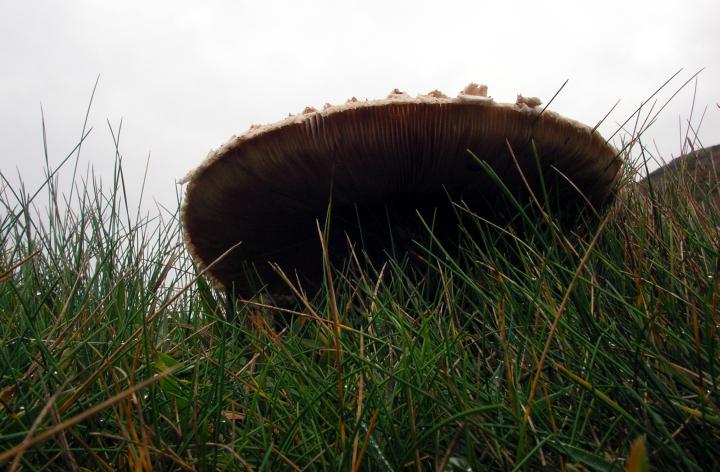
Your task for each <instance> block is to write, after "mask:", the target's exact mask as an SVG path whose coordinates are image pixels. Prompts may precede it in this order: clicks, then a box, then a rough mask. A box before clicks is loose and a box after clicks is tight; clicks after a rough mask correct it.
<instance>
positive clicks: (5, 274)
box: [0, 249, 40, 282]
mask: <svg viewBox="0 0 720 472" xmlns="http://www.w3.org/2000/svg"><path fill="white" fill-rule="evenodd" d="M38 254H40V250H39V249H38V250H37V251H35V252H33V253H32V254H30V255H29V256H27V257H25V258H24V259H21V260H19V261H17V262H16V263H15V264H13V265H12V266H10V268H9V269H7V270H6V271H4V272H3V273H2V274H0V282H5V280H6V279H9V278H10V277H11V276H12V274H13V272H15V269H17V268H18V267H21V266H23V265H24V264H26V263H27V262H28V261H29V260H30V259H32V258H33V257H35V256H37V255H38Z"/></svg>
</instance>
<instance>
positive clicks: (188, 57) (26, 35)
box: [0, 0, 720, 205]
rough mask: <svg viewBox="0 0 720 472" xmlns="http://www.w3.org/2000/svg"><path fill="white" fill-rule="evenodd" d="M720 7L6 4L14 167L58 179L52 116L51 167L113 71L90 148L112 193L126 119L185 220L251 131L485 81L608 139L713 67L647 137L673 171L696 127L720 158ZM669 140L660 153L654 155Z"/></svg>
mask: <svg viewBox="0 0 720 472" xmlns="http://www.w3.org/2000/svg"><path fill="white" fill-rule="evenodd" d="M719 21H720V2H719V1H717V0H707V1H692V0H684V1H653V2H633V1H630V0H625V1H615V0H612V1H600V2H580V1H559V2H539V1H528V2H525V1H522V2H521V1H510V0H507V1H503V2H481V1H472V2H471V1H465V2H460V1H455V2H454V1H447V0H446V1H434V2H429V1H422V0H414V1H407V2H405V1H396V2H393V1H389V0H385V1H374V0H363V1H358V2H355V1H343V0H334V1H312V2H311V1H306V2H301V1H298V0H295V1H271V0H262V1H260V0H258V1H253V2H249V1H234V2H230V1H226V2H223V1H203V2H184V1H178V0H173V1H142V2H134V1H127V0H126V1H99V0H92V1H35V0H27V1H22V0H17V1H12V0H0V170H2V172H3V173H4V174H6V175H8V174H15V173H16V170H15V169H16V168H17V169H19V172H20V174H21V175H22V178H23V180H24V181H25V182H26V185H27V186H28V187H30V188H31V187H33V186H34V185H36V184H37V183H39V182H40V181H41V170H42V166H43V147H42V128H41V114H40V106H41V104H42V107H43V109H44V113H45V122H46V126H47V134H48V145H49V154H50V161H51V163H52V164H57V163H59V162H60V161H61V160H62V158H63V157H65V155H66V154H67V153H68V152H69V151H70V150H72V148H73V146H74V145H75V144H76V142H77V140H78V138H79V136H80V132H81V129H82V123H83V119H84V115H85V108H86V106H87V103H88V101H89V99H90V94H91V91H92V86H93V84H94V82H95V79H96V77H97V76H98V74H99V75H100V82H99V86H98V89H97V93H96V95H95V100H94V104H93V107H92V110H91V114H90V126H92V127H93V131H92V133H91V135H90V137H89V138H88V141H87V142H86V144H85V145H84V148H83V157H82V164H83V165H86V164H87V163H88V162H90V163H91V164H92V165H93V166H94V167H95V169H96V170H97V172H98V173H99V174H101V175H103V176H104V177H103V178H104V179H108V178H109V175H110V169H111V165H112V162H113V157H114V148H113V145H112V139H111V137H110V131H109V128H108V124H107V121H108V120H109V122H110V124H111V125H112V126H113V127H117V126H118V124H119V122H120V120H121V119H122V120H123V130H122V136H121V143H120V151H121V154H122V156H123V159H124V168H125V172H126V177H128V182H129V191H130V192H131V194H139V187H140V180H141V179H142V175H143V171H144V169H145V161H146V158H147V156H148V154H149V155H150V165H149V171H148V177H149V184H148V188H147V190H146V193H148V194H149V195H150V196H152V197H154V198H156V199H158V200H159V201H161V202H163V203H165V204H169V205H174V195H175V180H176V179H177V178H180V177H182V176H184V175H185V173H186V172H187V171H188V170H190V169H191V168H193V167H195V166H196V165H198V164H199V163H200V162H201V160H202V159H203V158H204V157H205V155H206V154H207V152H208V150H210V149H211V148H214V147H217V146H219V145H221V144H222V143H224V142H225V141H226V140H227V139H228V138H229V137H230V135H232V134H239V133H241V132H243V131H245V130H246V129H247V128H248V127H249V126H250V125H251V124H253V123H258V124H264V123H270V122H274V121H277V120H279V119H281V118H283V117H285V116H287V114H288V113H290V112H292V113H296V112H299V111H301V110H302V109H303V108H304V107H305V106H316V107H320V106H322V105H323V104H324V103H325V102H331V103H342V102H344V101H345V100H346V99H347V98H349V97H351V96H356V97H358V98H361V99H362V98H381V97H384V96H385V95H386V94H387V93H388V92H389V91H390V90H392V89H393V88H395V87H398V88H400V89H401V90H404V91H406V92H408V93H410V94H412V95H415V94H417V93H425V92H428V91H430V90H432V89H435V88H437V89H440V90H441V91H443V92H445V93H446V94H448V95H455V94H456V93H457V92H458V91H459V90H460V89H462V88H463V87H464V86H465V85H466V84H467V83H468V82H471V81H474V82H481V83H486V84H487V85H488V86H489V94H490V95H491V96H493V97H494V98H495V99H496V100H497V101H514V100H515V96H516V94H518V93H522V94H524V95H526V96H527V95H529V96H538V97H540V98H541V99H543V101H545V102H547V101H548V100H549V99H550V98H551V97H552V96H553V94H554V93H555V92H556V91H557V90H558V89H559V88H560V86H561V85H562V84H563V83H564V82H565V80H566V79H569V82H568V84H567V85H566V87H565V88H564V89H563V90H562V92H561V93H560V95H559V96H558V98H556V99H555V101H554V102H553V103H552V104H551V106H550V108H551V109H553V110H555V111H558V112H560V113H562V114H564V115H566V116H569V117H572V118H575V119H578V120H580V121H584V122H586V123H588V124H591V125H594V124H595V123H596V122H597V121H598V120H600V119H601V118H602V117H603V116H604V115H605V114H606V113H607V112H608V111H609V110H610V109H611V108H612V106H613V105H614V104H615V102H617V101H618V100H620V105H618V107H617V108H616V109H615V111H614V112H613V113H612V114H611V115H610V117H609V119H608V120H607V121H606V122H605V124H604V125H603V126H602V127H601V128H600V130H601V132H602V133H603V134H604V135H606V136H608V135H610V134H612V133H613V132H614V131H615V130H616V129H617V127H618V124H619V123H621V122H623V121H625V119H626V118H627V117H628V116H629V115H630V114H631V113H632V112H633V110H634V109H635V108H636V107H637V106H638V105H639V104H640V103H641V101H642V100H643V99H645V98H647V97H648V96H649V95H650V94H652V92H654V91H655V89H657V87H658V86H660V85H661V84H662V83H663V82H664V81H665V80H666V79H668V78H669V77H670V76H671V75H672V74H673V73H675V72H676V71H677V70H679V69H681V68H682V69H683V72H682V73H681V74H680V75H679V76H678V77H677V78H676V79H675V80H674V81H673V82H672V83H671V84H670V85H669V86H668V87H667V88H666V89H665V90H664V91H663V92H662V93H661V94H660V96H659V97H658V99H659V102H658V105H657V107H659V106H660V105H662V104H663V103H664V102H665V100H666V99H667V98H669V96H670V95H672V94H673V93H674V92H675V91H676V90H677V88H678V87H679V86H680V85H681V84H682V82H684V81H685V80H687V79H689V78H690V77H691V76H692V75H693V74H694V73H695V72H697V71H698V70H700V69H701V68H705V70H704V71H703V72H702V73H701V74H700V75H699V78H698V81H697V90H696V96H695V107H694V111H692V115H691V110H692V107H693V93H694V91H695V85H696V84H695V82H692V83H691V84H690V85H689V86H688V87H687V88H686V89H684V90H683V91H682V92H680V93H679V94H678V95H677V96H676V97H675V99H674V100H673V101H672V102H671V104H670V105H669V106H668V107H667V108H666V109H665V110H664V111H663V113H662V114H661V115H660V116H659V118H658V121H657V122H656V123H655V124H654V125H653V127H652V128H651V129H650V130H649V131H648V132H647V134H646V135H645V136H646V138H645V139H646V144H648V145H651V146H652V149H653V150H655V148H656V146H657V149H658V150H659V151H660V153H661V154H662V156H663V157H664V158H665V159H669V158H671V157H672V156H676V155H677V154H678V153H679V152H680V146H681V137H680V136H681V131H680V129H681V128H680V127H681V126H682V133H684V132H685V129H686V127H687V122H688V120H691V121H692V123H693V126H697V125H698V124H700V117H701V116H702V114H703V112H704V111H705V110H706V113H705V116H704V118H703V122H702V125H701V126H700V130H699V138H700V140H701V141H702V143H703V144H704V145H711V144H717V143H720V105H718V103H720V26H719V23H718V22H719ZM653 142H654V144H653Z"/></svg>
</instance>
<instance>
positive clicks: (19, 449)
mask: <svg viewBox="0 0 720 472" xmlns="http://www.w3.org/2000/svg"><path fill="white" fill-rule="evenodd" d="M182 366H183V364H178V365H175V366H173V367H171V368H169V369H166V370H164V371H163V372H160V373H159V374H156V375H153V376H152V377H150V378H149V379H147V380H144V381H142V382H140V383H139V384H135V385H133V386H132V387H130V388H128V389H126V390H124V391H122V392H120V393H118V394H116V395H113V396H112V397H110V398H108V399H107V400H105V401H103V402H101V403H99V404H97V405H95V406H93V407H91V408H88V409H87V410H85V411H83V412H82V413H79V414H77V415H75V416H73V417H72V418H69V419H67V420H65V421H63V422H62V423H60V424H58V425H56V426H54V427H52V428H50V429H48V430H47V431H44V432H42V433H41V434H39V435H37V436H35V437H32V438H29V437H28V438H26V439H25V440H24V441H23V442H22V443H20V444H18V445H17V446H15V447H13V448H10V449H8V450H7V451H5V452H3V453H0V464H2V463H3V462H5V461H7V460H8V459H11V458H13V457H15V456H17V455H18V454H22V453H24V452H25V451H26V450H28V449H29V448H31V447H33V446H35V445H37V444H40V443H42V442H44V441H46V440H48V439H50V438H51V437H53V436H55V435H56V434H58V433H60V432H62V431H64V430H66V429H68V428H70V427H71V426H75V425H76V424H78V423H82V422H83V421H85V420H86V419H88V418H90V417H91V416H94V415H96V414H98V413H100V412H101V411H103V410H104V409H105V408H108V407H111V406H113V405H114V404H116V403H117V402H119V401H121V400H123V399H125V398H127V397H128V396H130V395H132V394H134V393H135V392H137V391H139V390H142V389H144V388H145V387H148V386H150V385H152V384H154V383H155V382H158V381H159V380H160V379H162V378H164V377H167V376H168V375H170V374H172V373H173V372H175V371H176V370H178V369H179V368H180V367H182ZM46 406H47V405H46ZM48 409H49V407H48Z"/></svg>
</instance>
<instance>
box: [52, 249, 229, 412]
mask: <svg viewBox="0 0 720 472" xmlns="http://www.w3.org/2000/svg"><path fill="white" fill-rule="evenodd" d="M240 244H242V242H240V243H237V244H235V245H234V246H232V247H231V248H230V249H228V250H227V251H225V252H224V253H222V254H221V255H220V257H218V258H217V259H215V260H214V261H213V262H212V263H211V264H209V265H208V266H207V267H205V268H204V269H203V270H202V271H200V273H199V274H198V275H197V276H195V277H193V279H192V280H191V281H190V282H189V283H188V284H187V285H185V286H184V287H183V288H182V289H180V290H178V292H177V293H176V294H175V295H173V296H172V297H170V299H169V300H168V301H166V302H165V303H163V305H162V306H161V307H160V308H159V309H158V310H157V311H155V312H154V313H153V314H152V315H150V316H148V317H147V319H146V320H145V324H146V325H147V324H149V323H151V322H152V321H154V320H155V318H157V317H158V316H160V314H161V313H163V312H164V311H165V310H166V309H167V308H168V307H169V306H170V305H172V304H173V303H174V302H175V300H177V299H178V298H180V297H181V296H182V294H183V293H185V292H186V291H187V290H188V289H189V288H190V287H192V286H193V285H195V282H196V281H197V280H198V279H199V278H200V277H202V276H203V275H204V274H205V272H207V271H208V270H210V269H211V268H212V267H213V266H214V265H215V264H217V263H218V261H221V260H222V259H223V258H224V257H225V256H227V255H228V254H230V253H231V252H232V251H234V250H235V248H237V247H238V246H240ZM144 329H145V326H141V327H139V328H138V329H136V330H135V331H133V333H132V334H131V335H130V336H129V337H128V338H127V339H126V340H125V341H124V342H123V343H122V344H121V345H120V347H118V348H117V349H116V350H115V351H114V352H113V353H112V354H110V355H109V356H108V357H107V358H106V359H105V361H104V362H103V363H102V364H101V365H100V366H98V368H96V369H95V371H94V372H93V373H92V374H91V375H90V377H89V378H88V379H87V380H86V381H85V382H83V384H82V385H81V386H80V387H78V388H77V389H76V390H75V392H74V393H73V394H72V395H70V398H68V399H67V400H65V402H64V403H63V404H62V406H61V407H60V414H63V413H65V412H66V411H67V410H68V408H70V407H71V406H72V405H73V403H75V401H76V400H77V399H78V398H79V397H80V395H82V393H83V392H84V391H85V389H86V388H87V387H88V385H90V384H91V383H92V382H94V381H95V380H96V379H97V378H98V376H100V374H101V373H102V372H104V371H105V369H106V368H107V367H108V366H110V365H111V364H112V362H113V361H114V360H115V359H116V358H117V357H118V356H119V355H120V354H122V353H123V352H125V349H127V347H128V346H130V344H132V343H133V342H134V341H135V339H136V338H138V337H139V336H140V334H142V332H143V330H144Z"/></svg>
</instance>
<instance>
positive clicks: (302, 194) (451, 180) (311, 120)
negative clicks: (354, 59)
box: [182, 84, 621, 296]
mask: <svg viewBox="0 0 720 472" xmlns="http://www.w3.org/2000/svg"><path fill="white" fill-rule="evenodd" d="M538 104H539V100H537V99H535V98H531V99H526V98H524V97H522V96H519V97H518V100H517V102H516V103H514V104H506V103H496V102H495V101H493V99H492V98H490V97H487V87H485V86H479V85H477V84H470V85H469V86H468V87H466V88H465V89H464V90H463V91H462V92H461V93H460V94H459V96H458V98H448V97H447V96H445V95H444V94H442V93H441V92H439V91H437V90H434V91H432V92H430V93H429V94H427V95H419V96H418V97H415V98H413V97H410V96H409V95H407V94H405V93H403V92H400V91H399V90H398V89H395V90H393V91H392V92H391V93H390V95H389V96H388V98H386V99H381V100H369V101H368V100H365V101H359V100H357V99H354V98H353V99H351V100H348V102H347V103H345V104H342V105H337V106H328V105H326V106H325V107H324V108H323V109H322V111H317V110H315V109H313V108H306V109H305V110H304V112H303V113H302V114H300V115H295V116H290V117H288V118H286V119H285V120H283V121H280V122H278V123H275V124H271V125H265V126H260V127H253V128H251V129H250V130H248V131H247V132H246V133H245V134H243V135H241V136H238V137H233V138H232V139H230V141H228V142H227V143H226V144H225V145H223V146H222V147H220V148H219V149H217V150H215V151H211V152H210V153H209V155H208V157H207V159H206V160H205V162H203V163H202V164H201V165H200V166H199V167H198V168H197V169H195V170H194V171H192V172H191V173H190V174H188V176H187V177H186V179H185V180H186V182H187V183H188V185H187V190H186V196H185V200H184V202H183V208H182V222H183V227H184V236H185V242H186V245H187V247H188V249H189V251H190V253H191V255H192V256H193V258H194V260H195V262H196V263H197V264H198V266H199V267H200V268H201V269H202V268H207V267H208V266H210V264H211V263H213V262H214V261H216V259H218V258H219V257H220V256H221V255H223V254H224V253H226V251H228V249H230V248H232V247H233V246H236V247H235V248H234V249H233V250H231V251H229V252H228V253H227V254H225V256H224V257H222V258H221V259H220V260H218V261H217V262H216V263H215V264H213V265H212V266H211V267H209V269H208V270H207V272H206V274H207V276H208V277H209V278H210V279H211V281H212V282H214V283H215V284H216V285H217V286H222V287H225V288H234V290H235V292H236V293H237V294H239V295H242V296H250V295H252V294H253V293H255V291H256V290H257V288H258V285H257V281H258V280H262V281H263V282H264V283H266V284H267V285H268V286H269V288H270V289H271V291H272V290H275V291H280V292H282V291H283V287H284V282H282V280H281V279H280V278H279V277H278V276H277V274H276V273H275V269H274V268H273V267H272V266H271V263H275V264H277V265H279V267H280V268H282V269H283V270H284V271H285V272H286V273H288V274H297V275H298V276H299V277H300V279H301V280H304V281H306V282H308V283H309V284H310V286H312V285H315V286H317V284H318V283H319V281H321V280H322V272H321V267H322V264H321V259H320V243H319V236H318V231H317V221H319V222H320V225H321V226H323V224H324V223H323V222H324V221H325V217H326V215H330V221H329V222H328V227H329V228H330V238H329V239H330V243H329V244H330V247H331V249H334V252H333V254H332V255H331V256H332V257H333V259H334V260H335V261H337V260H342V257H344V256H346V255H347V252H346V249H347V241H348V240H349V241H350V242H351V243H352V244H356V245H357V246H358V247H360V248H362V249H363V250H366V251H367V252H368V253H369V254H375V255H377V254H385V251H390V250H393V248H394V249H395V250H402V249H406V248H407V244H409V243H410V242H411V240H412V239H413V238H414V235H415V233H414V231H416V230H414V229H413V228H414V227H415V228H417V225H418V219H419V218H418V214H417V213H418V212H420V214H421V215H423V216H425V217H427V218H428V219H433V220H434V221H435V222H436V224H435V230H436V231H438V232H440V233H443V232H444V233H445V234H450V235H452V234H453V230H455V231H456V230H457V219H456V218H455V216H453V215H454V213H453V208H452V202H453V201H454V202H458V201H460V200H462V201H463V202H464V203H466V204H467V205H468V206H469V207H471V208H474V209H475V208H476V209H478V212H484V214H485V215H491V214H492V212H493V209H494V208H495V204H496V202H497V201H498V199H499V198H500V195H501V192H500V190H499V189H498V187H497V185H496V184H495V183H494V181H493V179H492V178H491V177H490V176H489V175H488V172H486V169H485V168H484V166H481V165H478V161H484V162H485V163H487V165H488V166H490V168H492V169H493V171H494V172H495V173H496V174H497V175H498V176H499V177H501V178H502V179H503V182H504V184H505V185H506V186H507V188H508V189H509V190H510V191H511V192H513V193H514V194H517V195H518V196H522V195H525V197H527V191H526V187H527V186H530V188H533V189H535V190H538V189H539V185H540V181H541V179H540V175H539V171H538V167H539V168H540V169H541V171H542V176H543V182H545V183H546V184H547V185H548V186H550V185H551V183H552V189H553V191H555V192H557V193H556V194H554V196H555V197H556V198H554V200H555V201H558V202H560V204H561V206H562V207H563V208H564V209H566V210H567V211H568V212H572V211H575V209H577V207H578V205H583V204H585V203H586V202H590V203H591V204H593V205H598V204H600V203H602V202H603V201H604V199H605V198H606V197H607V196H608V195H609V194H610V193H611V191H612V188H613V185H614V183H615V181H616V179H617V176H618V170H619V169H620V165H621V162H620V160H619V159H618V153H617V151H616V150H615V149H614V148H613V147H612V146H611V145H609V144H608V143H607V142H606V141H605V139H603V138H602V136H600V135H599V134H598V133H597V132H596V131H595V130H594V129H591V128H589V127H587V126H585V125H583V124H581V123H579V122H577V121H574V120H571V119H568V118H564V117H562V116H560V115H558V114H557V113H554V112H551V111H546V110H543V109H542V107H538V106H537V105H538ZM533 147H534V148H535V149H536V150H537V154H538V156H539V166H538V163H537V162H536V158H535V151H534V150H533ZM510 149H512V154H514V156H515V158H516V160H517V164H518V166H516V165H515V163H514V162H515V161H514V160H513V157H512V155H511V152H510ZM518 167H519V168H520V170H521V171H522V173H523V176H522V177H521V175H520V172H518ZM523 178H524V179H523ZM568 180H570V181H572V183H569V182H568ZM581 192H582V195H581V194H580V193H581ZM328 209H330V212H329V213H328ZM413 225H415V226H413ZM393 238H396V239H393ZM397 239H400V240H401V241H400V243H401V244H400V247H398V245H397V243H398V241H397ZM343 251H345V252H343ZM293 278H294V277H293Z"/></svg>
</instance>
